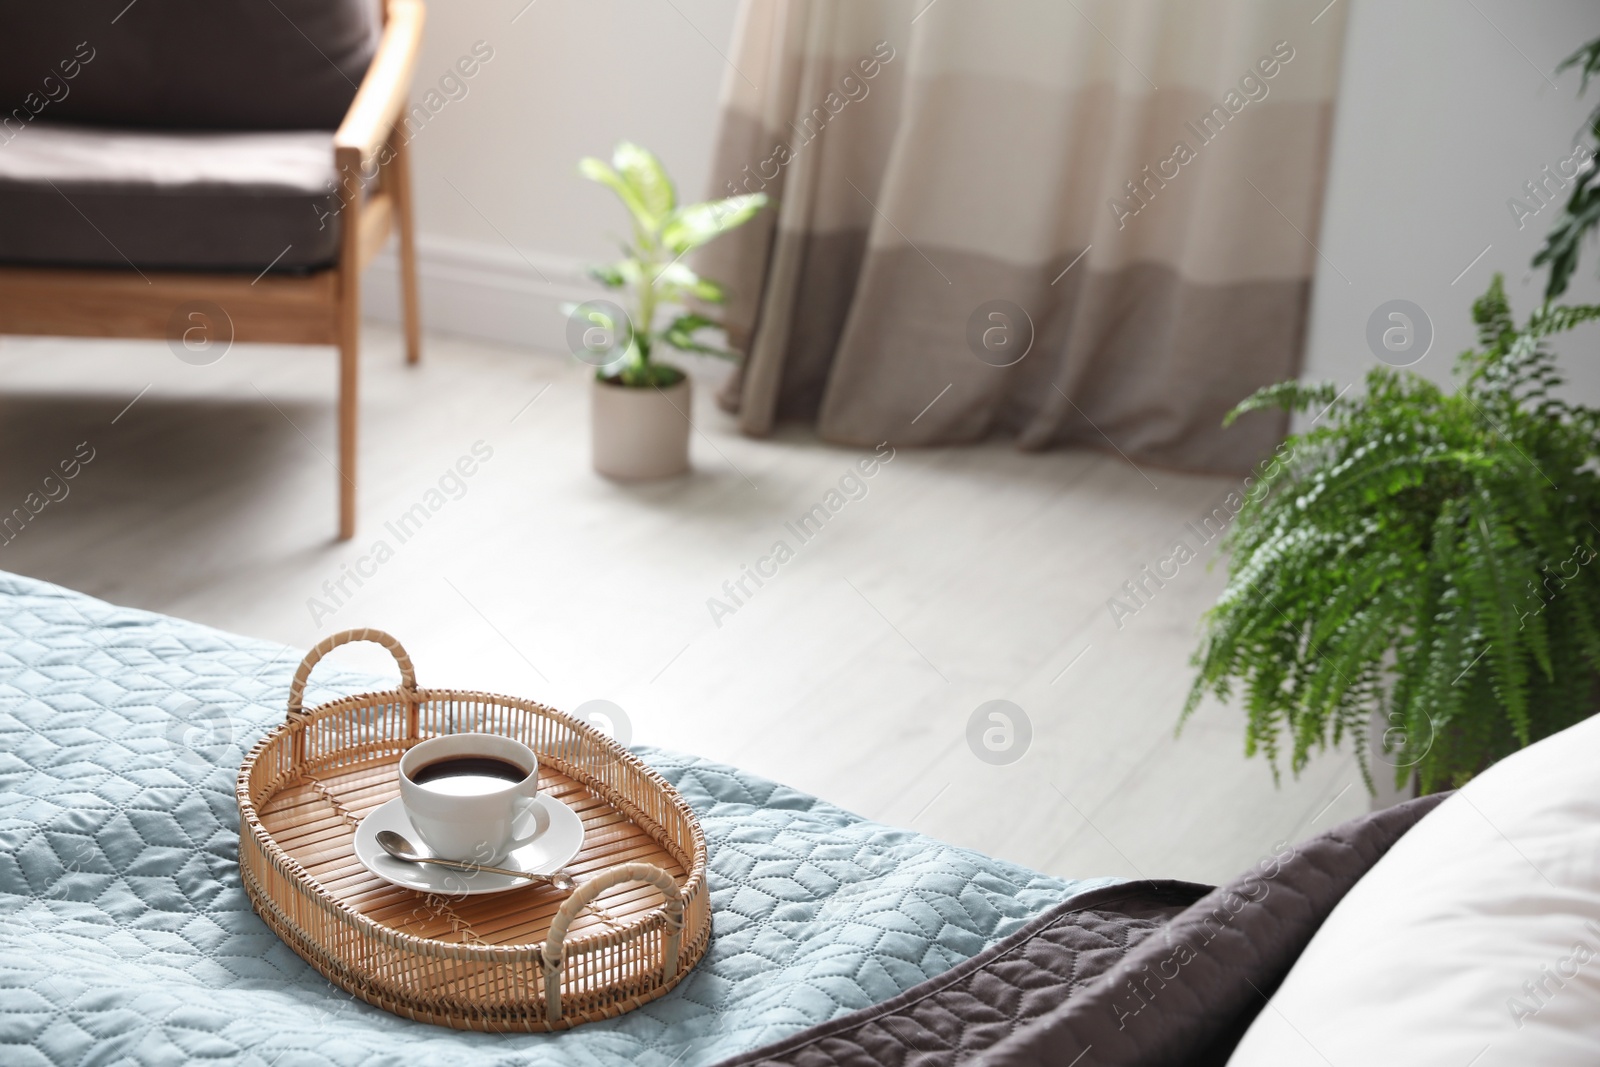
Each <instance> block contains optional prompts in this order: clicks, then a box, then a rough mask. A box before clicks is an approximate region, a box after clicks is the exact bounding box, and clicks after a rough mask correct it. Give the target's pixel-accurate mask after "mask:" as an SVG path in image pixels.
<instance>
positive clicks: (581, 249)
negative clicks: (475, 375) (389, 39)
mask: <svg viewBox="0 0 1600 1067" xmlns="http://www.w3.org/2000/svg"><path fill="white" fill-rule="evenodd" d="M736 10H737V0H670V2H668V0H533V2H532V3H531V4H530V3H529V0H433V2H432V3H430V4H429V5H428V26H427V32H426V35H425V43H424V46H423V53H422V57H421V60H420V61H419V63H418V66H417V74H416V87H415V90H414V92H413V99H415V100H422V99H424V98H425V94H426V93H427V90H428V89H429V88H430V87H436V86H437V85H438V84H439V81H440V78H441V77H442V76H444V75H445V74H446V73H447V72H449V71H450V70H451V68H452V66H453V65H454V64H455V62H456V61H457V59H458V58H460V57H462V56H466V55H468V54H469V53H470V52H471V50H472V47H473V44H474V43H475V42H477V41H480V40H481V41H483V42H485V44H486V45H487V46H488V47H490V48H492V49H493V50H494V55H493V58H492V59H490V60H489V61H488V62H487V63H486V64H484V65H483V67H482V69H481V70H480V71H479V72H478V73H477V74H476V75H475V76H474V77H472V78H471V79H469V80H466V81H465V85H466V89H467V93H466V95H465V96H464V97H461V98H460V99H456V100H449V101H448V102H447V103H445V104H444V105H443V106H442V107H440V108H439V110H438V112H437V114H435V115H434V116H433V117H432V118H430V119H429V120H428V121H427V123H426V124H425V125H423V126H422V127H421V128H420V129H418V130H417V131H416V132H415V133H414V135H413V137H412V140H411V142H410V144H411V147H412V150H413V166H414V169H415V179H416V188H417V199H418V209H417V214H418V221H419V226H418V230H419V235H420V250H421V257H420V258H421V261H422V291H423V316H424V317H423V321H424V323H425V325H426V327H427V328H428V329H433V330H441V331H445V332H451V333H462V334H468V335H472V336H477V337H484V338H489V339H493V340H500V341H505V342H508V343H512V344H522V345H531V346H536V347H541V348H547V349H553V350H561V349H562V346H563V341H562V336H563V328H564V322H563V320H562V319H561V317H560V316H559V314H558V311H557V307H558V305H559V303H560V302H561V301H562V300H564V299H568V298H570V297H571V296H573V295H576V294H587V292H588V287H587V286H586V285H585V282H584V279H583V277H582V274H581V269H582V266H583V264H585V263H589V262H598V261H602V260H605V259H608V258H611V256H612V255H613V253H614V252H615V242H614V241H613V240H612V235H619V234H623V233H626V232H627V224H626V215H625V213H624V212H623V209H622V207H621V205H619V204H617V203H616V201H615V199H614V198H613V197H612V195H611V193H610V192H608V191H607V190H605V189H602V188H601V187H599V186H595V185H593V184H591V183H589V182H587V181H585V180H584V179H582V178H580V177H578V174H577V163H578V159H579V158H580V157H582V156H585V155H598V156H601V157H602V158H608V157H609V156H610V154H611V146H612V144H613V143H614V142H616V141H618V140H621V139H628V140H634V141H638V142H639V143H641V144H643V145H645V146H646V147H648V148H650V149H651V150H653V151H654V152H656V153H657V154H658V155H659V156H661V158H662V161H663V162H664V163H665V164H666V166H667V168H668V170H669V171H670V172H671V173H672V174H673V176H674V177H675V178H676V179H677V180H678V185H679V189H680V192H681V193H682V194H683V195H685V196H688V197H691V198H693V199H700V198H701V197H703V196H705V195H706V194H707V192H708V190H709V175H708V173H707V168H708V167H709V165H710V157H711V148H712V143H711V142H712V138H713V136H714V135H715V132H716V121H717V98H718V93H719V90H720V86H721V83H722V77H723V71H724V70H725V69H726V65H725V63H724V60H723V58H722V56H721V55H720V54H719V53H726V52H727V50H728V42H729V40H730V39H731V38H732V35H733V20H734V15H735V12H736ZM513 20H515V21H513ZM457 92H458V93H459V90H457ZM439 98H444V94H443V93H441V94H440V97H439ZM436 99H437V98H436ZM366 282H367V308H368V313H369V314H370V315H372V316H373V317H376V318H380V319H388V320H391V321H392V320H394V319H396V318H397V317H398V299H397V297H396V282H395V273H394V262H393V249H392V248H391V250H390V251H389V252H388V253H387V254H386V255H385V256H384V257H382V258H380V260H379V261H378V262H376V263H375V264H374V265H373V268H372V270H371V271H370V272H369V274H368V277H367V279H366ZM581 298H582V296H581V295H580V296H579V299H581Z"/></svg>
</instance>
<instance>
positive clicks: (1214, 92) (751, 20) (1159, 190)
mask: <svg viewBox="0 0 1600 1067" xmlns="http://www.w3.org/2000/svg"><path fill="white" fill-rule="evenodd" d="M1325 4H1326V0H1315V2H1310V3H1299V2H1289V0H1073V2H1070V3H1069V2H1063V0H1007V2H1005V3H993V2H981V0H932V2H931V3H930V2H929V0H905V2H901V0H747V2H746V3H745V5H744V7H743V8H742V10H741V13H740V18H739V22H738V26H737V29H736V39H735V42H734V50H733V52H732V53H730V55H729V60H730V70H729V72H728V75H727V79H726V81H725V83H724V85H725V88H724V94H723V95H724V103H723V115H722V123H721V129H720V134H719V137H718V145H717V152H716V158H715V162H714V170H713V175H714V177H713V193H714V194H720V195H731V194H733V193H739V192H758V191H762V192H766V193H767V194H768V195H769V196H770V197H772V199H773V200H774V202H775V207H774V208H773V209H770V210H768V211H767V212H764V213H763V214H762V216H760V217H759V218H758V219H757V220H756V221H754V222H752V223H751V224H750V225H748V226H746V227H745V228H743V229H741V230H738V231H736V232H735V233H733V234H732V235H730V236H728V237H727V238H725V239H723V240H722V241H721V242H719V243H717V244H715V245H712V246H710V247H708V248H707V249H705V250H704V252H703V253H702V254H701V261H700V264H699V265H700V267H701V268H702V269H703V270H704V271H705V272H706V273H707V274H708V275H710V276H711V277H716V278H721V279H727V280H729V281H730V282H731V283H732V284H731V285H730V300H729V305H728V308H727V312H728V322H729V326H730V334H731V336H732V338H733V341H734V344H735V346H736V347H738V348H740V349H741V350H743V351H744V352H745V353H746V357H747V358H746V360H745V363H744V366H743V367H742V369H741V371H740V373H739V374H738V375H737V376H736V377H735V378H734V379H733V380H732V381H731V382H730V384H729V386H728V388H727V389H726V390H725V391H724V394H723V397H722V400H723V403H724V405H725V406H727V407H728V408H730V410H734V411H736V412H737V413H738V417H739V421H740V425H741V427H742V429H743V430H744V431H745V432H747V433H752V434H766V433H768V432H770V431H771V429H772V428H773V426H774V425H775V424H776V423H778V422H779V421H784V420H805V421H809V422H813V423H815V425H816V427H817V429H818V432H819V433H820V434H821V435H822V436H823V437H824V438H825V439H828V440H831V441H837V442H841V443H848V444H857V445H876V444H877V443H878V442H880V441H884V440H890V441H893V442H894V443H896V444H909V445H916V444H949V443H958V442H968V441H976V440H979V439H981V438H984V437H986V436H988V435H989V434H991V433H992V432H995V431H1002V432H1009V433H1011V434H1014V435H1015V436H1016V437H1017V440H1018V441H1019V443H1020V445H1021V447H1023V448H1027V449H1039V448H1046V447H1049V446H1052V445H1066V444H1072V445H1082V446H1088V447H1096V448H1102V449H1110V448H1115V449H1117V450H1119V451H1120V452H1122V453H1123V454H1125V455H1127V456H1129V457H1131V458H1132V459H1134V460H1136V461H1141V462H1145V461H1148V462H1150V463H1153V464H1161V465H1165V466H1170V467H1177V468H1184V469H1190V470H1205V471H1244V470H1246V469H1247V468H1249V466H1250V465H1251V464H1252V463H1253V462H1255V461H1256V460H1258V459H1259V458H1261V457H1262V456H1264V455H1265V454H1267V453H1268V452H1269V451H1270V450H1271V448H1272V446H1273V445H1274V444H1275V443H1276V442H1277V440H1278V439H1279V438H1280V437H1281V435H1282V432H1283V430H1284V421H1283V420H1282V419H1281V418H1279V417H1276V416H1273V415H1268V414H1261V415H1255V416H1251V417H1250V418H1248V419H1244V420H1241V421H1240V423H1239V424H1237V425H1236V426H1235V427H1233V428H1232V429H1229V430H1226V431H1225V430H1223V429H1222V427H1221V421H1222V417H1223V415H1224V414H1225V413H1226V412H1227V411H1228V409H1229V408H1230V407H1231V406H1232V405H1233V404H1235V403H1236V402H1237V401H1238V400H1240V399H1241V398H1242V397H1244V396H1245V395H1247V394H1248V393H1250V392H1251V391H1252V390H1254V389H1255V388H1257V387H1258V386H1261V385H1265V384H1267V383H1270V382H1273V381H1277V380H1280V379H1284V378H1289V377H1293V376H1295V375H1296V374H1297V373H1298V371H1299V367H1300V353H1301V346H1302V341H1303V337H1304V334H1305V327H1306V318H1307V309H1308V303H1309V297H1310V279H1311V274H1312V270H1313V268H1314V266H1315V265H1316V263H1317V258H1318V254H1317V252H1316V249H1315V247H1314V244H1313V242H1315V241H1316V240H1317V222H1318V219H1319V217H1320V214H1321V210H1320V209H1321V202H1322V191H1323V182H1324V174H1325V172H1326V170H1327V154H1328V144H1329V134H1330V130H1331V126H1332V109H1333V97H1334V90H1335V87H1336V84H1337V79H1338V68H1339V52H1340V47H1341V43H1342V38H1343V34H1344V27H1343V11H1344V8H1345V7H1346V6H1348V5H1341V4H1335V5H1333V6H1331V7H1326V9H1324V7H1325ZM1330 269H1331V268H1330Z"/></svg>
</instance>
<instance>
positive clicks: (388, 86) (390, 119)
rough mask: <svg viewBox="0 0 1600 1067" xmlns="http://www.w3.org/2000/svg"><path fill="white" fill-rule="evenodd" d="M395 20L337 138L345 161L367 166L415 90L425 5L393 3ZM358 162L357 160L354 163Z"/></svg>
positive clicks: (387, 25) (416, 0) (404, 0)
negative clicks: (413, 78) (414, 82)
mask: <svg viewBox="0 0 1600 1067" xmlns="http://www.w3.org/2000/svg"><path fill="white" fill-rule="evenodd" d="M388 10H389V17H388V19H387V20H386V21H385V22H384V25H383V37H382V38H381V39H379V41H378V51H377V54H376V55H374V56H373V57H372V65H371V66H369V67H368V68H367V75H366V77H364V78H362V79H361V88H360V89H359V90H357V92H356V98H355V99H354V100H352V101H351V102H350V110H349V111H347V112H345V116H344V122H342V123H341V124H340V125H339V130H338V132H337V133H335V134H334V135H333V149H334V153H335V155H336V156H337V157H338V158H339V159H340V161H341V163H340V165H341V166H343V165H344V161H345V160H352V157H354V156H355V155H357V154H359V165H361V166H365V165H366V163H367V161H368V160H370V159H371V158H372V157H373V156H374V155H375V154H377V151H378V149H379V148H380V147H382V145H383V144H384V142H385V141H387V140H388V139H389V134H390V132H391V131H392V130H393V129H394V124H395V122H396V121H397V120H398V119H399V117H400V112H401V111H402V110H404V109H405V106H406V101H407V99H408V96H409V94H410V91H411V72H412V68H414V67H415V66H416V62H417V50H418V48H420V47H421V45H422V22H423V18H424V11H423V6H422V0H388ZM352 161H353V160H352Z"/></svg>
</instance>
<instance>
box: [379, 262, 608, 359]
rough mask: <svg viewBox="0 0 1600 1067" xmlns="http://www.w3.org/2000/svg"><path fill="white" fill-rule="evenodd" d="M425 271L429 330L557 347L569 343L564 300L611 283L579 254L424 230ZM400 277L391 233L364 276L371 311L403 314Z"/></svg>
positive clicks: (391, 318) (421, 269) (421, 278)
mask: <svg viewBox="0 0 1600 1067" xmlns="http://www.w3.org/2000/svg"><path fill="white" fill-rule="evenodd" d="M417 276H418V284H419V286H420V288H421V291H422V328H423V329H424V330H430V331H434V332H439V333H452V334H458V335H461V336H464V337H472V338H476V339H479V340H484V341H494V342H497V343H500V344H507V345H516V346H518V347H523V348H537V349H542V350H545V351H550V352H565V351H566V350H567V342H566V318H565V316H563V315H562V314H561V304H562V303H563V302H565V301H568V300H575V301H582V300H588V299H591V298H593V297H595V296H597V295H599V294H600V293H601V292H602V291H603V290H602V289H601V287H600V286H599V285H598V284H597V283H596V282H594V281H593V280H591V279H590V278H589V277H588V276H587V275H586V274H584V272H583V266H582V264H580V263H579V262H578V261H577V260H571V259H567V258H564V257H562V256H555V255H550V254H548V253H527V254H523V253H519V252H515V251H512V250H511V249H509V248H506V247H505V246H504V245H501V246H495V245H489V244H483V243H481V242H477V241H461V240H455V239H452V238H441V237H428V236H423V237H419V238H418V240H417ZM399 278H400V274H399V258H398V254H397V250H396V247H395V244H394V242H393V241H391V242H390V244H389V247H388V248H386V249H385V250H384V251H383V252H382V253H380V254H379V255H378V257H377V258H376V259H375V260H373V262H372V265H371V266H370V267H368V268H367V273H366V275H365V276H364V277H363V279H362V288H363V292H362V303H363V305H364V307H363V313H364V314H365V316H366V317H367V318H371V319H377V320H379V321H382V322H399V321H400V280H399Z"/></svg>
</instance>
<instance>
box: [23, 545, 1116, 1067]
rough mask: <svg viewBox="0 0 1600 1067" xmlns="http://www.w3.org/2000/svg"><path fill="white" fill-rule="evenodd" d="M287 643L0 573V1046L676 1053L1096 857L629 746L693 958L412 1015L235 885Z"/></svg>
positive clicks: (773, 1021)
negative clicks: (566, 1008)
mask: <svg viewBox="0 0 1600 1067" xmlns="http://www.w3.org/2000/svg"><path fill="white" fill-rule="evenodd" d="M298 659H299V652H298V651H294V650H287V649H283V648H280V647H277V646H274V645H273V644H271V643H268V642H263V641H256V640H251V639H247V638H242V637H235V636H231V635H229V634H225V633H221V632H219V631H216V630H212V629H209V628H206V627H203V626H198V625H195V624H192V623H187V622H182V621H179V620H175V619H169V618H165V617H163V616H159V615H153V614H150V613H147V612H141V611H133V610H129V609H124V608H117V607H113V606H111V605H108V604H105V603H103V602H101V601H98V600H94V599H92V598H89V597H86V596H83V595H81V594H77V593H72V592H69V591H67V590H64V589H60V588H58V587H56V586H51V585H46V584H44V583H41V582H35V581H32V580H29V579H25V578H19V577H15V576H10V575H5V574H3V573H0V1065H4V1067H32V1065H35V1064H52V1065H67V1064H73V1065H78V1064H82V1065H97V1067H98V1065H105V1064H125V1063H126V1064H142V1065H146V1067H155V1065H164V1064H179V1063H191V1062H214V1063H250V1064H262V1065H275V1067H294V1065H297V1064H314V1065H335V1064H336V1065H341V1067H344V1065H357V1064H359V1065H363V1067H378V1065H380V1064H381V1065H393V1064H430V1065H431V1064H454V1063H462V1064H472V1065H474V1067H493V1065H511V1064H551V1065H554V1064H563V1065H587V1064H607V1065H609V1064H642V1065H645V1067H651V1065H655V1067H670V1065H677V1067H690V1065H693V1064H703V1063H713V1062H715V1061H717V1060H719V1059H722V1058H724V1057H726V1056H731V1055H733V1054H735V1053H738V1052H743V1051H746V1050H749V1049H752V1048H756V1047H758V1046H760V1045H763V1044H766V1043H768V1042H770V1041H774V1040H777V1039H778V1038H781V1037H784V1036H787V1035H789V1034H791V1033H793V1032H795V1031H797V1030H800V1029H803V1028H805V1027H808V1026H811V1025H813V1024H815V1023H819V1022H823V1021H825V1020H827V1019H830V1018H833V1017H835V1016H837V1015H841V1014H844V1013H846V1012H849V1011H852V1010H854V1009H857V1008H861V1007H865V1006H867V1005H870V1004H873V1003H876V1002H878V1001H880V1000H884V999H887V998H888V997H891V996H894V995H895V994H897V993H899V992H901V991H902V990H905V989H907V988H908V987H910V986H913V985H915V984H916V983H918V982H921V981H922V980H924V979H925V978H928V977H931V976H933V975H935V974H938V973H939V972H941V971H944V970H946V969H947V968H949V967H951V966H953V965H954V964H956V963H958V962H960V961H961V960H964V959H966V958H967V957H969V956H972V955H974V954H975V953H977V952H979V951H980V950H982V949H983V948H984V947H985V946H987V945H989V944H991V943H993V942H994V941H997V940H999V939H1000V938H1002V937H1004V936H1005V935H1007V934H1008V933H1010V932H1011V931H1013V930H1015V929H1016V928H1017V927H1019V926H1021V925H1022V924H1023V923H1025V922H1026V921H1027V919H1028V918H1030V917H1031V916H1033V915H1035V914H1037V913H1038V912H1040V911H1041V910H1043V909H1044V908H1046V907H1048V906H1049V905H1051V904H1054V903H1056V902H1057V901H1060V900H1062V899H1064V898H1066V897H1067V896H1069V895H1071V894H1073V893H1074V892H1077V891H1081V890H1083V889H1087V888H1091V887H1092V886H1094V885H1099V884H1103V881H1096V882H1065V881H1062V880H1060V879H1057V878H1049V877H1046V876H1044V875H1041V874H1037V873H1034V872H1032V871H1028V870H1025V869H1022V868H1019V867H1016V866H1013V865H1010V864H1006V863H1001V862H998V861H995V860H991V859H987V858H985V857H983V856H981V855H978V854H975V853H972V852H968V851H965V850H963V849H958V848H953V847H951V846H949V845H944V844H941V843H939V842H937V841H934V840H931V839H929V838H927V837H923V836H922V835H920V834H916V833H912V832H910V831H907V830H896V829H893V828H890V827H887V826H883V825H880V824H878V823H873V822H868V821H867V820H864V819H861V818H859V817H857V816H855V815H852V814H850V813H849V812H846V811H843V810H841V809H839V808H837V807H834V806H833V805H831V804H828V803H826V802H824V801H821V800H818V799H817V798H815V797H811V796H807V795H805V794H803V793H799V792H796V791H794V790H792V789H788V788H785V787H784V786H780V785H776V784H774V783H772V782H768V781H764V780H762V779H760V778H756V777H754V776H752V775H748V774H744V773H742V772H740V771H738V770H736V769H734V768H732V767H726V766H721V765H719V764H714V763H709V762H706V761H704V760H697V759H693V758H690V757H686V756H679V755H674V754H671V753H667V752H662V751H657V750H645V749H641V750H640V751H641V755H643V757H644V758H645V759H647V760H648V761H650V763H651V764H652V765H654V766H655V767H657V768H658V769H659V770H660V771H661V773H662V774H664V775H665V776H666V778H667V779H668V780H669V781H671V782H673V783H674V784H675V785H676V786H677V787H678V789H680V790H681V791H682V792H683V794H684V796H685V797H686V798H687V799H688V801H689V803H690V804H692V805H693V806H694V808H695V810H696V811H697V812H698V813H699V816H700V819H701V821H702V825H703V827H704V829H705V834H706V840H707V843H708V845H709V850H710V865H711V869H710V886H711V899H712V907H713V914H714V928H713V929H714V932H713V936H712V942H711V947H710V949H709V951H708V952H707V953H706V956H705V958H704V959H703V960H702V961H701V963H700V964H699V966H698V967H697V968H696V969H695V970H694V971H693V972H692V973H691V974H690V975H689V976H688V977H687V978H686V979H685V980H684V981H683V982H682V983H681V984H680V985H679V986H678V987H677V988H676V989H674V990H673V991H672V992H671V993H670V994H668V995H667V996H665V997H663V998H661V999H660V1000H657V1001H655V1002H653V1003H651V1004H649V1005H647V1006H645V1007H643V1008H641V1009H639V1010H637V1011H634V1012H631V1013H629V1014H627V1015H624V1016H622V1017H620V1018H618V1019H613V1020H608V1021H605V1022H599V1023H591V1024H587V1025H585V1026H581V1027H579V1028H577V1029H575V1030H572V1031H569V1032H566V1033H562V1034H553V1035H543V1034H517V1035H509V1036H504V1035H492V1034H476V1033H458V1032H456V1031H452V1030H447V1029H443V1028H440V1027H434V1026H427V1025H424V1024H421V1023H414V1022H411V1021H408V1020H405V1019H401V1018H398V1017H396V1016H393V1015H389V1014H388V1013H386V1012H382V1011H379V1010H377V1009H375V1008H372V1007H369V1006H367V1005H366V1004H364V1003H361V1002H359V1001H355V1000H353V999H352V998H351V997H350V996H349V995H348V994H346V993H344V992H343V991H341V990H339V989H337V988H336V987H334V986H332V985H330V984H329V983H328V982H327V981H326V980H324V979H323V978H322V977H321V976H319V975H318V974H317V973H316V972H315V971H313V970H312V969H311V968H310V967H309V966H308V965H306V964H305V963H303V962H302V961H301V960H300V958H299V957H297V956H296V955H295V954H294V953H293V952H291V951H290V950H289V949H288V947H287V946H285V945H284V944H283V943H282V942H280V941H279V940H278V939H277V937H276V936H274V935H273V934H272V933H271V932H270V931H268V930H267V928H266V927H265V926H264V925H263V924H262V923H261V921H260V920H259V919H257V918H256V916H255V914H254V913H253V912H252V911H251V909H250V905H249V902H248V901H247V900H246V898H245V895H244V891H243V890H242V889H241V888H240V885H239V872H238V867H237V862H238V817H237V811H236V809H235V806H234V799H233V783H234V775H235V773H236V771H237V768H238V765H239V761H240V758H241V756H242V753H243V750H244V749H246V748H248V747H249V745H251V744H252V743H254V741H255V739H256V738H257V737H259V736H260V735H261V734H262V733H263V732H265V730H266V729H268V728H269V727H270V726H272V725H275V724H276V723H278V722H279V721H281V720H282V718H283V706H284V701H285V699H286V693H287V690H288V682H289V678H290V675H291V674H292V673H293V670H294V667H295V665H296V663H297V662H298ZM319 673H320V672H319ZM353 682H354V683H356V684H355V685H352V684H351V683H353ZM323 684H325V685H331V686H333V687H337V688H339V689H340V690H341V691H343V692H350V691H355V690H356V689H362V690H364V689H370V688H375V687H387V686H388V685H392V684H393V683H382V686H375V685H374V684H373V683H372V682H371V680H370V679H360V680H359V681H357V680H356V679H352V678H349V677H341V676H339V675H338V674H337V673H335V672H331V671H330V672H329V677H327V678H325V679H323ZM322 699H325V697H323V698H322Z"/></svg>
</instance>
